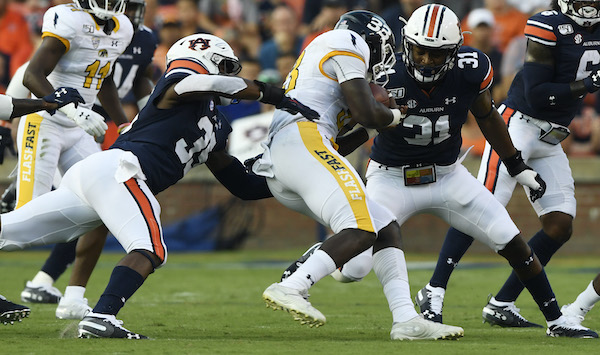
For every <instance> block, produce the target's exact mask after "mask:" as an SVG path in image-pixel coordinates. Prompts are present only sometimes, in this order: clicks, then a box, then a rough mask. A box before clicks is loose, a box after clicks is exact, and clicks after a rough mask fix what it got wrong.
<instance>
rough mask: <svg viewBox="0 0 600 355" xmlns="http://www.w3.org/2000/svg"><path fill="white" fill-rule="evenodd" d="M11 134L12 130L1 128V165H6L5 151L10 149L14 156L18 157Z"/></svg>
mask: <svg viewBox="0 0 600 355" xmlns="http://www.w3.org/2000/svg"><path fill="white" fill-rule="evenodd" d="M10 132H11V129H10V128H8V127H3V126H0V164H2V163H4V151H5V150H6V149H8V150H9V151H10V152H11V153H12V155H14V156H16V155H17V152H16V151H15V147H14V144H13V139H12V136H11V134H10Z"/></svg>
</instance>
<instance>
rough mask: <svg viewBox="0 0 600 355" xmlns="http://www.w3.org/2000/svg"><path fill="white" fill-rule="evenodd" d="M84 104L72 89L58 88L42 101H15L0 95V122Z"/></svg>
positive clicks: (77, 93)
mask: <svg viewBox="0 0 600 355" xmlns="http://www.w3.org/2000/svg"><path fill="white" fill-rule="evenodd" d="M81 102H83V98H82V97H81V95H80V94H79V92H78V91H77V90H75V89H72V88H64V87H61V88H58V89H56V91H53V92H52V93H51V94H50V95H46V96H44V97H42V98H41V99H15V98H12V97H10V96H7V95H0V120H10V119H12V118H15V117H20V116H23V115H26V114H29V113H33V112H37V111H42V110H46V111H54V110H56V109H59V108H61V107H63V106H64V105H67V104H70V103H73V104H78V103H81Z"/></svg>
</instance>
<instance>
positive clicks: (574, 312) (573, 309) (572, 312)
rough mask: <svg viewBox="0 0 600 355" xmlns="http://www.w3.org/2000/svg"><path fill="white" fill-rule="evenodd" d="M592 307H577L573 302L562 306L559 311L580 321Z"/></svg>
mask: <svg viewBox="0 0 600 355" xmlns="http://www.w3.org/2000/svg"><path fill="white" fill-rule="evenodd" d="M592 307H593V306H592ZM592 307H590V308H583V307H577V306H576V305H575V304H574V303H569V304H566V305H564V306H562V307H561V308H560V312H561V313H562V314H563V315H565V316H567V317H572V318H573V319H574V320H576V321H578V322H579V323H581V322H583V320H584V319H585V315H586V314H587V313H588V312H589V311H590V310H591V309H592Z"/></svg>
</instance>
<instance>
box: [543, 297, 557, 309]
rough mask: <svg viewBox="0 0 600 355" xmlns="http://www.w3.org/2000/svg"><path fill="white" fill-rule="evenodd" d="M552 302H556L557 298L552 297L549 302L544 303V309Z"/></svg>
mask: <svg viewBox="0 0 600 355" xmlns="http://www.w3.org/2000/svg"><path fill="white" fill-rule="evenodd" d="M552 302H556V298H554V297H552V298H551V299H550V300H549V301H547V302H544V307H548V306H549V305H550V304H551V303H552Z"/></svg>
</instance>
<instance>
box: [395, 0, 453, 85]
mask: <svg viewBox="0 0 600 355" xmlns="http://www.w3.org/2000/svg"><path fill="white" fill-rule="evenodd" d="M402 37H403V38H402V47H403V53H402V59H403V61H404V64H405V65H406V69H407V70H408V73H409V74H410V75H411V76H412V77H413V78H414V79H415V80H417V81H418V82H421V83H435V82H437V81H439V80H441V79H442V78H443V77H444V75H445V74H446V73H447V72H448V70H450V69H452V68H453V67H454V63H455V62H456V56H457V54H458V50H459V48H460V46H461V45H462V43H463V35H462V31H461V29H460V20H459V19H458V17H457V16H456V14H455V13H454V12H452V10H450V9H449V8H448V7H446V6H443V5H437V4H429V5H423V6H421V7H419V8H418V9H416V10H415V11H414V12H413V13H412V15H411V16H410V18H409V19H408V21H407V22H406V25H405V26H404V28H403V29H402ZM415 46H416V47H421V48H425V49H427V50H444V51H446V60H445V61H444V63H443V64H442V65H437V66H425V65H422V64H419V63H416V62H415V61H414V58H413V50H414V47H415Z"/></svg>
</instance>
